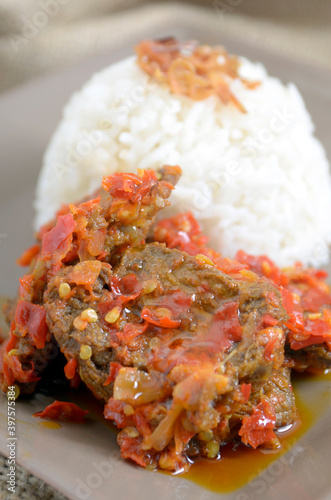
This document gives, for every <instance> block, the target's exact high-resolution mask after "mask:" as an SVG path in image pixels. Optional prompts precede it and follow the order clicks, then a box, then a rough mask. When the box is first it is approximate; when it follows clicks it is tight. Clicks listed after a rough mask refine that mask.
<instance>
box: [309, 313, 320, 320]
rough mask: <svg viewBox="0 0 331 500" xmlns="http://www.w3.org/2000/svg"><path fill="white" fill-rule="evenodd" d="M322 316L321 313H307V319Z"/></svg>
mask: <svg viewBox="0 0 331 500" xmlns="http://www.w3.org/2000/svg"><path fill="white" fill-rule="evenodd" d="M321 316H322V314H321V313H312V314H308V318H309V319H318V318H320V317H321Z"/></svg>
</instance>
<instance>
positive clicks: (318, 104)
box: [0, 9, 331, 500]
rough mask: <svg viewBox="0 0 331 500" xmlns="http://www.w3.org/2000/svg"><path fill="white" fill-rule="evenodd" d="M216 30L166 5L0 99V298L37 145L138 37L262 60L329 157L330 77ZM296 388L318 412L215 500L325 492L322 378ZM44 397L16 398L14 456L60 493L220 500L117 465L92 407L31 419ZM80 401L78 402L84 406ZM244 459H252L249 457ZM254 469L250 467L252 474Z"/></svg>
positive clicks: (1, 423)
mask: <svg viewBox="0 0 331 500" xmlns="http://www.w3.org/2000/svg"><path fill="white" fill-rule="evenodd" d="M188 19H189V20H188ZM218 28H219V26H218V25H217V23H215V24H214V25H213V27H210V26H209V27H207V26H202V25H201V23H200V20H199V18H198V17H197V16H196V17H194V16H188V17H187V19H186V21H185V19H180V16H178V15H177V14H176V11H175V9H172V10H171V9H169V12H168V15H167V17H166V18H165V19H164V20H162V19H161V20H160V19H159V20H158V26H157V29H156V28H155V24H153V22H149V23H148V22H147V19H146V26H144V27H141V32H140V33H138V32H136V33H135V35H134V36H135V37H137V38H132V40H130V43H128V45H127V46H125V47H121V48H119V49H118V50H117V51H116V53H112V54H109V55H108V56H107V57H105V56H103V57H99V58H95V59H93V60H91V61H88V62H87V63H84V64H83V65H81V66H80V67H76V68H73V69H71V70H70V71H68V72H66V73H61V74H55V75H51V76H48V77H46V78H42V79H40V80H37V81H33V82H32V83H29V84H28V85H25V86H23V87H21V88H18V89H16V90H14V91H12V92H10V93H7V94H5V95H3V96H2V97H1V98H0V117H1V134H0V155H1V156H0V158H1V160H0V161H1V183H0V189H1V193H0V276H1V281H0V295H1V296H4V295H7V296H8V295H14V294H15V292H16V288H17V278H18V276H19V274H20V270H19V269H17V267H16V266H15V259H16V258H17V257H18V256H19V255H20V253H21V251H22V250H23V249H24V248H26V247H27V246H28V245H29V244H31V243H32V241H33V240H32V236H31V235H32V231H31V226H32V217H33V211H32V199H33V192H34V186H35V182H36V178H37V173H38V170H39V168H40V165H41V158H42V154H43V151H44V149H45V147H46V144H47V142H48V140H49V138H50V136H51V134H52V131H53V130H54V128H55V126H56V123H57V122H58V120H59V118H60V114H61V109H62V107H63V105H64V103H65V102H66V100H67V99H68V97H69V95H70V94H71V92H72V91H73V90H74V89H76V88H79V87H80V86H81V84H82V83H83V82H84V81H85V80H86V79H87V78H88V77H89V75H90V74H91V73H92V72H94V71H96V70H98V69H100V68H102V67H103V66H105V65H106V64H109V63H111V62H114V61H116V60H118V59H120V58H122V57H123V56H124V55H128V54H129V53H130V52H131V47H132V45H133V44H134V43H135V42H137V41H138V39H139V38H142V37H148V36H156V35H158V36H165V35H169V34H173V35H177V36H178V37H180V38H181V39H188V38H195V39H200V40H203V41H204V42H207V43H211V44H212V43H215V42H217V43H222V44H224V45H225V46H226V47H227V48H228V49H229V51H231V52H234V53H240V54H243V55H246V56H247V57H250V58H252V59H255V60H260V61H262V62H263V63H264V64H265V65H266V66H267V68H268V70H269V72H270V73H271V74H273V75H277V76H278V77H280V78H281V79H282V80H283V81H294V82H295V83H296V84H297V86H298V87H299V89H300V91H301V92H302V94H303V96H304V98H305V100H306V103H307V106H308V108H309V110H310V112H311V114H312V116H313V119H314V121H315V123H316V126H317V135H318V136H319V138H320V139H321V140H322V142H323V143H324V145H325V146H326V148H327V149H328V155H329V158H331V142H330V141H329V135H330V130H331V113H330V110H331V94H330V88H331V75H330V74H328V73H326V72H323V71H321V70H319V69H316V68H311V67H305V66H303V65H300V64H295V63H294V62H293V61H291V60H286V59H284V58H281V57H277V56H275V55H272V54H269V53H267V52H265V51H264V49H263V48H261V47H256V46H249V45H247V44H246V43H244V42H243V41H238V40H237V39H235V38H231V36H229V35H227V36H222V34H221V32H220V30H219V29H218ZM137 31H139V30H137ZM312 168H313V166H312ZM299 385H300V387H301V389H300V393H301V398H305V399H306V400H307V401H308V402H309V404H310V405H313V406H315V407H316V405H318V411H319V415H320V416H319V418H318V419H317V420H316V419H315V423H314V425H313V426H312V427H311V428H310V430H309V431H308V432H307V433H305V434H304V436H303V437H301V438H300V439H299V440H295V443H294V446H293V448H292V449H291V450H290V451H288V453H287V454H286V455H285V456H283V457H282V458H279V459H278V460H277V461H276V462H274V463H273V464H272V465H271V466H269V468H268V469H266V470H264V471H263V472H262V473H260V475H259V476H258V478H255V479H254V480H253V481H251V482H250V483H248V484H246V486H244V487H242V488H241V489H239V490H237V491H235V492H232V493H227V494H224V496H223V498H224V499H226V500H230V499H235V500H248V499H251V498H252V499H253V498H254V499H261V500H262V499H263V500H267V499H273V500H277V499H282V500H283V499H285V498H286V499H293V500H296V499H298V498H300V499H303V500H311V499H316V500H317V499H321V500H322V499H327V498H331V475H330V465H329V462H330V448H331V423H330V422H331V404H330V400H331V397H330V395H331V388H330V385H331V383H330V381H329V380H325V381H305V382H302V383H300V384H299ZM318 394H321V396H317V395H318ZM53 399H54V398H53V397H50V396H47V397H46V396H43V395H37V396H35V397H34V398H33V399H30V400H26V401H18V402H17V403H16V419H17V420H16V426H17V438H18V439H17V460H18V462H19V463H20V464H21V465H23V466H24V467H26V468H27V469H28V470H29V471H31V472H32V473H34V474H36V475H37V476H39V477H41V478H42V479H44V480H45V481H46V482H48V483H50V484H52V485H53V486H54V487H55V488H57V489H58V490H59V491H61V492H63V493H64V494H65V495H67V496H68V497H69V498H79V499H82V500H83V499H88V498H93V499H96V500H101V499H109V498H121V500H125V499H133V498H134V499H138V500H140V499H144V500H154V499H155V498H158V499H159V500H166V499H178V500H184V499H190V500H209V499H212V498H216V497H219V494H216V493H213V492H211V491H210V490H208V489H205V488H203V487H201V486H199V485H198V484H196V483H194V482H192V481H190V480H187V479H186V478H185V477H179V476H167V475H163V474H159V473H152V472H148V471H146V470H142V469H140V468H138V467H136V466H134V465H131V464H129V463H125V462H124V461H122V460H121V459H120V456H119V452H118V448H117V445H116V436H115V434H114V432H113V431H112V430H111V429H110V428H109V427H107V426H106V425H105V424H104V423H102V421H101V420H100V419H99V418H98V417H97V413H98V412H94V411H92V417H91V418H90V420H89V421H88V423H87V424H86V425H74V424H63V425H62V426H61V427H60V428H52V427H50V426H45V425H43V424H42V423H41V422H40V421H38V420H37V419H35V418H33V417H32V416H31V415H32V413H34V412H35V411H38V410H40V409H42V408H43V407H44V406H45V405H46V404H48V403H50V402H52V401H53ZM322 403H323V404H322ZM89 404H90V403H88V402H86V404H85V406H86V405H87V406H88V405H89ZM82 405H83V406H84V402H83V404H82ZM0 412H1V420H0V450H1V452H2V453H4V454H7V446H6V445H7V436H8V434H7V423H6V422H7V418H6V415H7V401H6V398H4V397H3V398H0ZM247 460H251V458H250V456H248V457H247ZM221 465H222V464H220V466H221ZM219 470H220V471H221V469H219ZM258 472H259V471H258V470H254V471H253V474H257V473H258ZM220 473H221V472H220ZM239 476H240V471H239ZM212 477H213V476H212V475H211V476H210V481H212Z"/></svg>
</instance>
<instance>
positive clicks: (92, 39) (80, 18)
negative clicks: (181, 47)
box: [0, 0, 331, 91]
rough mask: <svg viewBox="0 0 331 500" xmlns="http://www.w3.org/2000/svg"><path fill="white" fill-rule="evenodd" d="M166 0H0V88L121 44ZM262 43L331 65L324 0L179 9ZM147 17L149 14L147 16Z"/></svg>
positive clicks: (246, 1)
mask: <svg viewBox="0 0 331 500" xmlns="http://www.w3.org/2000/svg"><path fill="white" fill-rule="evenodd" d="M174 5H175V4H174V3H173V2H165V1H164V2H162V3H160V2H155V1H154V2H152V1H150V2H144V1H143V0H0V91H1V90H5V89H7V88H9V87H12V86H14V85H17V84H19V83H22V82H24V81H26V80H28V79H30V78H32V77H34V76H36V75H40V74H42V73H45V72H47V71H50V70H54V69H58V68H61V67H66V66H69V65H72V64H75V63H77V62H79V61H80V60H83V59H84V58H88V57H90V56H92V55H96V54H104V53H106V52H107V51H109V50H111V49H113V48H115V47H117V46H119V45H122V44H124V43H125V40H126V39H127V38H128V37H129V36H132V34H133V33H134V32H135V31H137V30H138V33H139V27H141V25H142V24H144V22H152V23H154V24H156V25H157V23H158V20H160V19H161V18H162V19H164V16H166V15H167V11H169V9H172V8H174ZM216 9H218V13H221V14H222V16H223V17H224V18H225V20H226V21H225V22H224V23H223V24H222V29H223V31H225V32H230V33H235V34H236V36H238V37H241V38H245V39H247V40H248V41H252V42H254V43H261V44H263V46H265V47H266V48H267V49H270V50H274V51H277V52H279V53H284V54H287V55H289V56H292V57H295V58H299V59H302V60H306V61H308V62H313V63H314V64H318V65H321V66H326V67H329V68H330V69H331V2H330V1H329V0H276V1H271V0H269V1H268V0H200V1H199V0H196V1H193V2H181V15H182V16H199V19H200V20H201V22H202V23H207V24H208V23H213V22H215V18H216V20H217V16H215V10H216ZM147 18H148V19H147Z"/></svg>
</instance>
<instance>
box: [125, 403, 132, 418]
mask: <svg viewBox="0 0 331 500" xmlns="http://www.w3.org/2000/svg"><path fill="white" fill-rule="evenodd" d="M123 411H124V414H125V415H126V416H127V417H129V416H130V415H133V414H134V409H133V408H132V406H131V405H125V406H124V408H123Z"/></svg>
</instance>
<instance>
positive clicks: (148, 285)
mask: <svg viewBox="0 0 331 500" xmlns="http://www.w3.org/2000/svg"><path fill="white" fill-rule="evenodd" d="M156 286H157V283H156V281H155V280H147V281H145V283H144V284H143V290H144V292H145V293H152V292H154V290H155V288H156Z"/></svg>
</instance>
